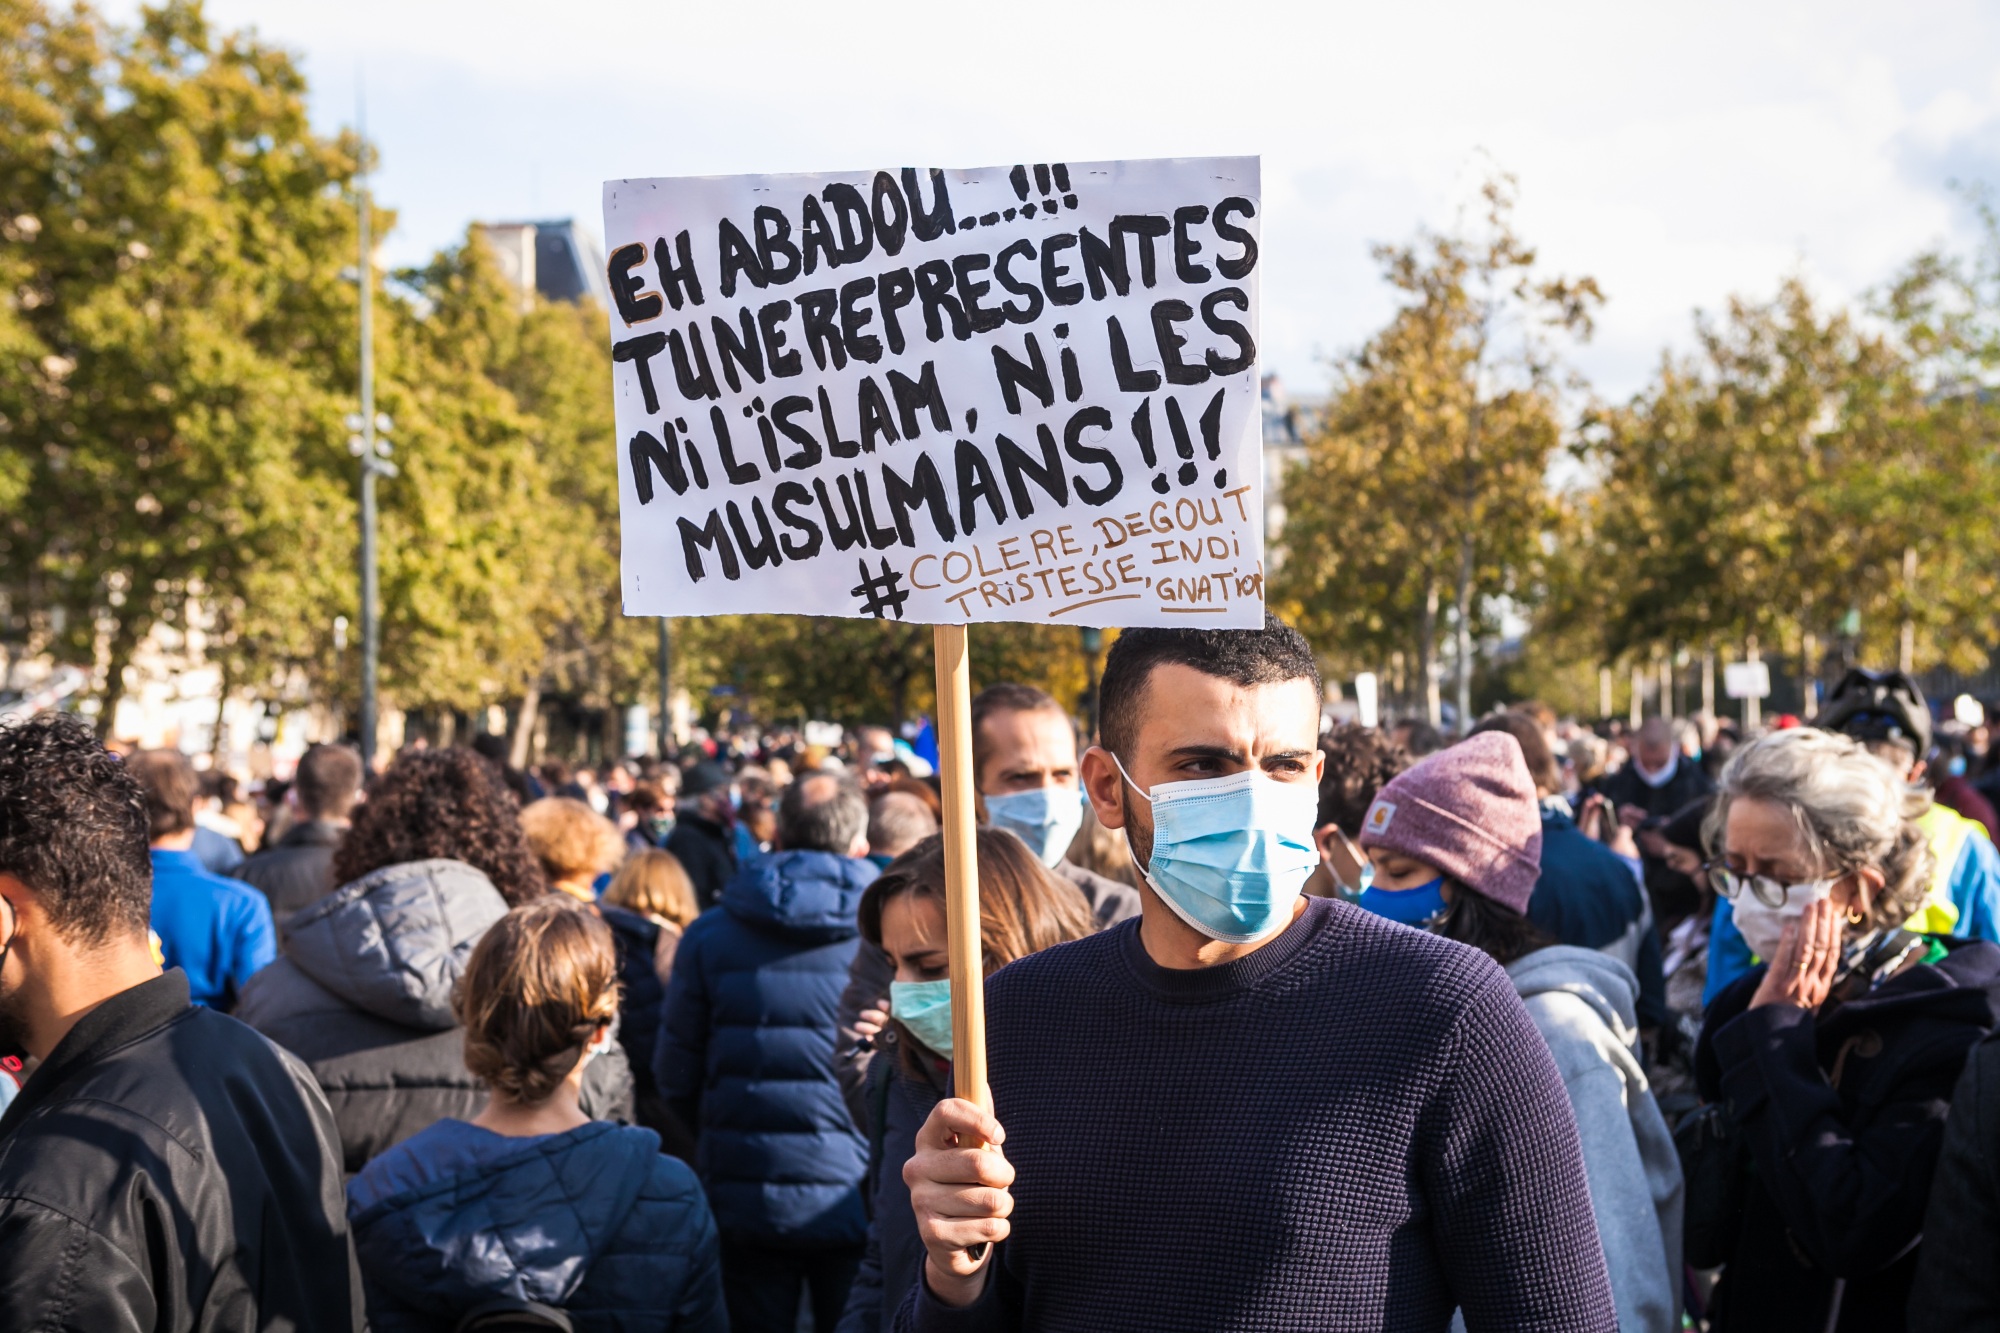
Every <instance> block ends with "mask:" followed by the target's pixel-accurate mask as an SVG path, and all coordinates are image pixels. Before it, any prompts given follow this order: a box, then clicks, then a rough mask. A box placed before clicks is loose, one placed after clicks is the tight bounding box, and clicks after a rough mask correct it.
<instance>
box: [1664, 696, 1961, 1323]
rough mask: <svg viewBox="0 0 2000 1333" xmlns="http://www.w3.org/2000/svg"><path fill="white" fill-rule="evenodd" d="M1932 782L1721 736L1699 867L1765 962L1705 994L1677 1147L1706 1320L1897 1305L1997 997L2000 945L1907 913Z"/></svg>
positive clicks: (1923, 861) (1854, 1314) (1798, 738)
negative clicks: (1949, 1124) (1941, 931)
mask: <svg viewBox="0 0 2000 1333" xmlns="http://www.w3.org/2000/svg"><path fill="white" fill-rule="evenodd" d="M1929 804H1930V798H1929V797H1928V796H1927V795H1925V794H1924V793H1923V792H1922V791H1921V790H1920V789H1918V788H1915V787H1912V786H1911V785H1910V784H1909V783H1908V782H1906V781H1905V780H1904V777H1903V775H1902V774H1901V773H1899V772H1897V771H1896V770H1895V769H1894V768H1892V767H1891V766H1890V765H1889V764H1887V763H1885V762H1883V761H1882V760H1880V759H1877V758H1876V757H1875V756H1873V755H1871V754H1869V753H1868V751H1867V750H1865V749H1864V748H1862V746H1861V745H1860V743H1859V742H1856V741H1854V740H1850V739H1849V738H1847V737H1845V736H1841V735H1837V734H1835V733H1833V732H1827V731H1816V730H1812V729H1810V728H1800V729H1798V730H1795V731H1780V732H1776V733H1774V734H1772V735H1769V736H1765V737H1762V738H1760V739H1758V740H1755V741H1752V742H1751V743H1750V744H1748V745H1746V746H1744V747H1743V748H1742V749H1740V750H1738V751H1737V752H1736V754H1735V755H1734V757H1732V758H1731V759H1730V761H1729V766H1728V767H1727V768H1725V769H1724V770H1723V772H1722V791H1721V796H1720V798H1719V799H1718V801H1717V802H1716V805H1715V808H1714V810H1713V811H1712V812H1711V813H1710V815H1709V816H1708V820H1707V824H1706V827H1705V829H1704V834H1705V837H1706V840H1707V844H1708V850H1709V854H1710V856H1711V857H1712V858H1713V859H1712V860H1711V862H1710V864H1709V867H1708V875H1709V880H1710V882H1711V883H1713V884H1714V886H1715V888H1716V891H1717V892H1719V893H1720V894H1722V896H1723V897H1725V898H1727V899H1728V900H1729V901H1730V904H1731V907H1732V909H1733V911H1734V913H1735V919H1736V924H1737V926H1738V928H1739V929H1741V930H1742V932H1743V935H1744V938H1745V939H1746V941H1747V942H1748V943H1749V945H1750V947H1751V949H1752V950H1754V951H1755V952H1756V953H1757V955H1758V956H1759V957H1761V958H1763V959H1764V960H1766V965H1764V966H1760V967H1757V968H1755V969H1753V970H1751V971H1750V972H1748V973H1746V974H1745V975H1744V976H1742V977H1740V978H1738V979H1737V980H1736V981H1735V982H1734V983H1732V984H1731V985H1729V986H1728V987H1727V988H1726V989H1724V990H1723V991H1722V992H1721V993H1720V994H1718V995H1717V996H1716V997H1715V1000H1714V1001H1713V1003H1711V1004H1710V1005H1709V1008H1708V1014H1707V1017H1706V1020H1705V1023H1704V1026H1703V1029H1702V1034H1701V1041H1700V1044H1699V1045H1698V1046H1697V1047H1696V1049H1695V1078H1696V1081H1697V1082H1698V1084H1699V1085H1700V1088H1701V1095H1702V1097H1703V1099H1704V1100H1705V1101H1707V1102H1709V1103H1710V1104H1711V1105H1710V1106H1709V1107H1708V1108H1705V1109H1704V1111H1703V1112H1702V1113H1701V1114H1702V1115H1703V1117H1704V1119H1705V1121H1706V1125H1705V1127H1704V1128H1703V1130H1702V1131H1701V1132H1700V1133H1699V1134H1698V1135H1697V1134H1695V1133H1694V1132H1692V1131H1693V1128H1694V1127H1693V1126H1692V1125H1684V1126H1683V1127H1682V1156H1683V1160H1685V1161H1686V1162H1687V1163H1688V1167H1689V1170H1688V1181H1689V1195H1688V1226H1687V1259H1688V1262H1689V1263H1690V1264H1692V1265H1693V1266H1694V1267H1696V1268H1711V1267H1714V1266H1715V1265H1716V1264H1724V1265H1726V1267H1725V1268H1724V1271H1723V1274H1722V1280H1721V1283H1720V1285H1719V1286H1718V1287H1717V1289H1716V1292H1715V1298H1714V1303H1713V1305H1712V1306H1711V1307H1710V1309H1709V1316H1710V1327H1712V1328H1713V1329H1715V1330H1717V1333H1732V1331H1733V1330H1736V1329H1758V1330H1778V1331H1779V1333H1783V1331H1784V1330H1789V1329H1797V1330H1800V1331H1801V1333H1804V1331H1805V1330H1812V1333H1820V1330H1830V1331H1831V1333H1844V1331H1853V1333H1859V1331H1860V1330H1864V1329H1866V1330H1871V1333H1895V1330H1898V1329H1902V1328H1905V1327H1909V1326H1910V1321H1909V1319H1908V1317H1907V1314H1906V1312H1907V1310H1908V1308H1909V1304H1910V1293H1911V1286H1912V1283H1913V1280H1914V1278H1915V1275H1916V1272H1917V1267H1918V1262H1919V1257H1920V1254H1921V1252H1923V1251H1926V1250H1928V1249H1929V1248H1930V1247H1931V1246H1932V1245H1944V1246H1952V1245H1955V1244H1958V1243H1960V1242H1961V1238H1959V1237H1954V1236H1950V1235H1935V1234H1934V1235H1932V1236H1931V1237H1930V1238H1929V1240H1928V1242H1927V1243H1925V1237H1924V1234H1923V1233H1924V1209H1925V1206H1926V1204H1927V1203H1928V1202H1929V1200H1930V1196H1931V1182H1932V1179H1933V1178H1934V1177H1935V1175H1936V1173H1937V1165H1938V1156H1939V1152H1940V1149H1941V1148H1942V1146H1943V1143H1944V1138H1945V1119H1946V1112H1947V1111H1948V1110H1951V1109H1952V1107H1951V1101H1952V1089H1953V1085H1954V1084H1955V1083H1956V1082H1957V1079H1958V1076H1959V1071H1960V1070H1961V1069H1962V1068H1963V1067H1964V1065H1965V1061H1966V1055H1967V1053H1968V1052H1969V1051H1970V1050H1971V1049H1972V1048H1973V1046H1974V1045H1976V1044H1977V1043H1978V1042H1979V1040H1980V1039H1981V1038H1982V1037H1983V1036H1985V1035H1986V1033H1988V1032H1989V1031H1991V1030H1992V1029H1993V1026H1994V1023H1995V1021H1996V1018H2000V947H1996V946H1995V945H1992V944H1987V943H1984V942H1981V941H1978V940H1959V939H1947V938H1943V937H1941V936H1936V935H1930V934H1924V933H1919V932H1916V931H1912V930H1910V929H1908V928H1907V923H1908V922H1909V921H1910V918H1911V914H1912V913H1913V912H1915V911H1916V909H1917V908H1918V907H1920V906H1922V905H1923V902H1924V898H1925V895H1926V893H1927V892H1928V890H1929V887H1930V882H1931V868H1932V864H1931V852H1930V846H1929V842H1928V840H1927V839H1926V838H1925V836H1924V832H1923V830H1922V829H1921V828H1920V827H1919V826H1918V825H1917V822H1916V821H1917V819H1918V817H1919V816H1921V815H1922V814H1923V813H1924V810H1925V809H1926V808H1927V807H1928V806H1929Z"/></svg>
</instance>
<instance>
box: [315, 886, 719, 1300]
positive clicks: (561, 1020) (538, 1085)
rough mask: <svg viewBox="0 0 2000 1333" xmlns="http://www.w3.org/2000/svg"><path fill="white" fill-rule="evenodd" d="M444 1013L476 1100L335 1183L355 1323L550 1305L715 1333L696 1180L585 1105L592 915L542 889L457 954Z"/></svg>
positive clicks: (602, 1018)
mask: <svg viewBox="0 0 2000 1333" xmlns="http://www.w3.org/2000/svg"><path fill="white" fill-rule="evenodd" d="M457 1010H458V1016H459V1021H460V1022H461V1023H462V1024H463V1025H464V1028H465V1062H466V1064H467V1066H469V1067H470V1069H471V1070H472V1072H473V1073H475V1074H476V1075H477V1076H478V1077H479V1079H480V1081H481V1082H482V1083H484V1084H485V1086H486V1089H487V1095H486V1099H485V1105H484V1106H483V1107H481V1108H480V1111H479V1114H477V1115H475V1116H473V1117H471V1118H470V1119H469V1120H463V1119H457V1118H451V1119H445V1120H440V1121H438V1122H437V1123H436V1124H434V1125H432V1126H431V1127H430V1128H429V1129H426V1130H424V1131H423V1132H421V1133H419V1134H417V1135H416V1136H415V1137H413V1138H411V1139H409V1140H407V1141H406V1142H404V1143H401V1144H399V1145H397V1146H396V1147H394V1148H392V1149H390V1150H389V1151H388V1152H386V1153H384V1154H383V1155H382V1156H380V1157H378V1158H376V1159H375V1160H374V1161H373V1162H370V1163H369V1164H368V1167H367V1169H365V1170H364V1171H362V1173H361V1174H360V1175H359V1176H357V1177H356V1178H355V1179H354V1181H353V1182H352V1183H351V1184H350V1185H349V1186H348V1190H347V1198H348V1215H349V1217H350V1219H351V1220H352V1223H353V1227H354V1248H355V1254H356V1257H357V1258H358V1260H359V1261H360V1265H361V1277H362V1281H363V1283H364V1284H365V1286H366V1288H367V1296H368V1319H369V1323H370V1325H371V1326H372V1327H373V1328H375V1329H376V1330H377V1333H401V1331H402V1330H406V1329H407V1330H419V1329H423V1330H428V1329H438V1328H451V1327H454V1326H462V1324H461V1321H463V1320H465V1318H466V1316H467V1315H468V1314H469V1313H470V1312H472V1311H474V1310H478V1309H480V1308H482V1307H485V1308H492V1307H493V1306H494V1304H495V1303H496V1302H499V1303H502V1304H503V1305H504V1306H505V1307H506V1308H508V1309H514V1310H519V1309H521V1307H522V1306H531V1303H532V1304H533V1305H542V1306H547V1307H550V1308H552V1309H557V1310H561V1311H562V1312H563V1314H564V1315H565V1316H566V1317H567V1319H568V1321H569V1323H568V1324H567V1325H565V1327H573V1328H575V1329H577V1330H579V1333H599V1331H601V1333H614V1330H623V1329H638V1328H646V1329H659V1330H662V1333H666V1331H667V1330H672V1331H673V1333H725V1330H727V1328H728V1327H729V1320H728V1316H727V1314H726V1313H725V1311H724V1309H723V1303H722V1269H721V1256H720V1242H719V1240H718V1238H717V1235H716V1229H715V1219H714V1216H713V1215H712V1214H711V1213H710V1212H709V1207H708V1202H707V1200H706V1198H705V1197H704V1196H703V1194H702V1190H701V1184H700V1182H698V1181H697V1180H696V1179H695V1175H694V1172H693V1171H692V1170H690V1169H689V1168H688V1167H687V1166H685V1165H683V1164H682V1163H680V1162H677V1161H675V1160H673V1159H672V1158H670V1157H662V1156H661V1155H660V1140H659V1138H658V1136H657V1135H655V1134H654V1133H653V1132H652V1131H651V1130H647V1129H638V1128H632V1127H627V1126H621V1125H610V1124H606V1123H604V1122H603V1121H601V1120H593V1119H591V1118H590V1116H589V1114H587V1113H586V1112H585V1110H584V1109H583V1104H582V1091H583V1081H584V1079H585V1078H586V1077H587V1076H588V1074H589V1071H590V1070H591V1069H592V1068H595V1067H596V1062H597V1061H600V1060H602V1059H603V1058H604V1057H605V1055H606V1054H608V1053H609V1052H611V1051H612V1050H615V1049H616V1047H617V1043H616V1041H615V1040H614V1039H613V1037H612V1027H613V1023H614V1020H615V1019H616V1018H617V1014H618V958H617V954H616V951H615V950H614V949H613V947H612V939H611V932H610V931H609V930H608V929H607V928H606V927H605V925H604V923H603V922H601V921H599V920H598V919H597V918H596V917H595V916H594V915H593V914H592V913H591V912H590V910H589V909H588V908H587V907H584V906H582V905H581V904H578V903H574V902H570V901H567V900H564V899H561V898H556V897H551V898H547V899H544V900H543V901H541V902H538V903H534V904H532V905H530V906H527V907H519V908H516V909H515V910H514V911H512V912H510V913H508V914H507V916H506V917H505V918H504V919H502V920H501V921H500V923H499V924H498V925H495V926H494V927H493V928H492V929H491V930H489V931H487V932H486V934H485V936H484V937H483V938H482V939H481V940H480V941H479V944H478V947H476V948H475V949H474V950H473V951H472V958H471V961H470V962H469V963H468V964H467V965H466V969H465V976H464V979H463V980H462V981H461V982H460V983H459V987H458V996H457ZM508 1326H509V1327H515V1325H511V1324H510V1325H508ZM536 1326H537V1327H541V1326H542V1325H541V1324H540V1323H537V1325H536Z"/></svg>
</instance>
